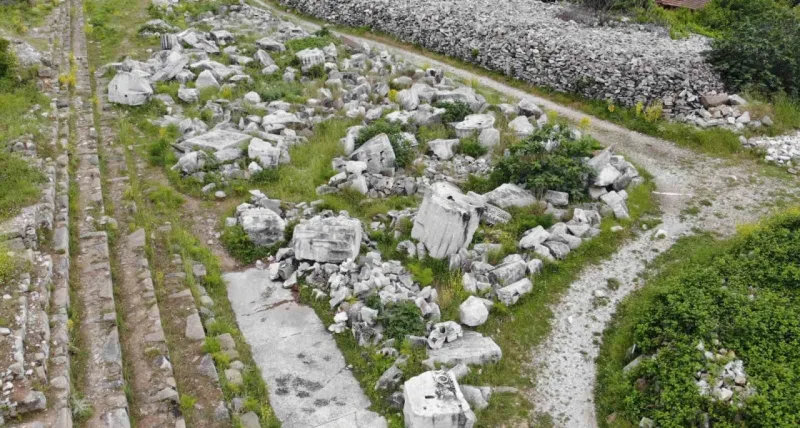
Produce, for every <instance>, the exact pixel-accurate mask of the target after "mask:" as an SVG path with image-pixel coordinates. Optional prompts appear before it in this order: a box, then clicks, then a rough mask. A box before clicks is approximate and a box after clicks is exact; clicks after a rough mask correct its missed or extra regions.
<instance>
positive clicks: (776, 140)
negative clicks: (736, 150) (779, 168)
mask: <svg viewBox="0 0 800 428" xmlns="http://www.w3.org/2000/svg"><path fill="white" fill-rule="evenodd" d="M740 140H741V142H742V145H743V146H744V147H749V148H753V149H756V150H760V151H763V152H764V153H765V154H764V160H765V161H767V162H770V163H775V164H777V165H783V166H786V167H788V168H789V172H790V173H792V174H797V172H798V170H797V168H796V166H797V165H798V163H800V132H797V133H796V134H795V135H783V136H780V137H771V138H770V137H753V138H750V139H747V138H744V137H741V138H740Z"/></svg>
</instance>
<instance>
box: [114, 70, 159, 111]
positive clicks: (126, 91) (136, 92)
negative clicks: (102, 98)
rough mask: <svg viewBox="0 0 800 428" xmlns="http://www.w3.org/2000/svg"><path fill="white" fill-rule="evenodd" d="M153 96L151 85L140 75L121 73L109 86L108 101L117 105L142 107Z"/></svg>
mask: <svg viewBox="0 0 800 428" xmlns="http://www.w3.org/2000/svg"><path fill="white" fill-rule="evenodd" d="M152 95H153V88H152V87H151V86H150V83H149V82H148V81H147V79H145V78H144V77H141V76H139V75H138V74H133V73H128V72H125V71H120V72H119V73H117V75H116V76H114V78H113V79H112V80H111V83H109V84H108V101H110V102H112V103H115V104H124V105H128V106H140V105H142V104H144V103H146V102H147V101H149V100H150V97H151V96H152Z"/></svg>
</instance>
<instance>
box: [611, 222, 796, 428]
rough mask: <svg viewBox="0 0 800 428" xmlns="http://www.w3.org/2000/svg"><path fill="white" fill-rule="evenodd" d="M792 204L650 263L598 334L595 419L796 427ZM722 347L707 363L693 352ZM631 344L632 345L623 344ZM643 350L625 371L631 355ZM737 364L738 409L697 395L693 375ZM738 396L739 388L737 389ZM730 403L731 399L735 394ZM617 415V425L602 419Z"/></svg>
mask: <svg viewBox="0 0 800 428" xmlns="http://www.w3.org/2000/svg"><path fill="white" fill-rule="evenodd" d="M798 254H800V210H798V209H793V210H790V211H788V212H786V213H784V214H782V215H779V216H777V217H775V218H774V219H772V220H769V221H767V222H765V223H763V224H761V225H758V226H751V227H746V228H741V229H740V234H739V236H737V237H735V238H733V239H731V240H729V241H725V242H720V241H715V240H713V239H712V238H711V237H709V236H699V237H693V238H686V239H683V240H681V241H679V242H678V244H677V245H676V247H675V248H674V249H673V250H671V251H670V252H668V253H666V254H665V255H662V256H661V258H660V259H659V260H658V262H657V263H656V266H657V268H658V269H657V271H658V272H659V273H658V274H657V276H655V277H654V278H651V279H650V280H649V281H648V283H647V284H646V285H645V287H644V288H643V289H641V290H639V291H637V292H635V293H634V294H632V295H631V296H629V297H628V298H627V299H626V300H625V301H624V302H623V304H622V305H621V306H620V307H619V309H618V311H617V314H616V316H615V317H614V320H613V322H612V324H611V326H610V328H609V329H608V330H607V331H606V334H605V338H604V340H603V347H602V350H601V354H600V357H599V359H598V373H599V374H598V387H597V390H596V394H597V408H598V420H599V421H600V422H601V423H604V424H606V425H608V426H635V425H636V424H638V422H639V420H640V419H641V418H642V417H648V418H651V419H653V420H654V421H655V423H656V425H658V426H661V427H680V426H690V425H691V426H694V425H695V424H696V423H697V422H698V421H699V420H701V419H698V418H702V417H703V416H702V415H704V414H707V415H708V418H709V422H710V424H711V425H713V426H725V427H729V426H730V427H732V426H753V427H789V426H797V423H798V421H800V412H799V411H798V408H797V403H798V401H800V386H798V385H800V384H798V378H797V376H798V373H800V347H799V346H798V345H799V344H800V343H798V338H799V337H800V321H798V320H800V289H798V287H797V284H798V280H800V268H798V266H800V263H798V262H800V260H798V257H799V256H798ZM700 342H702V343H703V344H704V347H705V349H707V350H711V351H712V352H714V353H716V351H717V350H719V349H720V348H724V349H726V350H728V352H729V353H728V354H727V355H726V356H725V357H724V358H722V359H720V360H717V361H715V362H709V361H707V360H706V359H705V358H704V355H703V352H701V351H700V350H698V349H697V346H698V344H699V343H700ZM634 345H635V352H634V353H633V354H631V352H630V350H631V349H632V347H633V346H634ZM638 355H642V356H646V357H647V358H644V360H643V361H642V363H641V364H639V365H638V366H636V367H635V368H632V369H630V371H629V372H628V373H627V374H626V373H625V372H623V370H622V368H623V367H624V366H626V365H627V364H628V363H629V362H630V361H632V360H633V358H634V357H636V356H638ZM734 355H735V358H736V359H741V360H743V361H744V369H745V372H746V374H747V381H748V385H751V386H753V387H755V391H756V393H755V395H753V396H751V397H750V398H748V399H746V400H744V405H743V406H742V407H740V408H739V407H736V406H733V405H731V404H729V403H724V404H723V403H719V402H716V401H713V400H712V399H710V398H709V397H708V396H705V397H704V396H701V395H700V394H699V391H698V387H697V386H696V385H695V381H696V377H695V374H696V373H697V372H698V371H701V370H709V373H711V376H712V379H711V380H709V383H710V384H711V385H712V386H713V384H714V381H713V377H714V376H718V375H719V373H720V370H721V367H722V366H723V365H724V364H725V363H726V362H728V361H729V360H731V359H733V358H734ZM736 394H737V395H738V394H739V392H736ZM736 400H738V398H737V396H734V401H736ZM612 414H613V415H615V417H614V418H612V419H615V422H613V423H608V422H607V419H606V418H607V417H608V416H609V415H612Z"/></svg>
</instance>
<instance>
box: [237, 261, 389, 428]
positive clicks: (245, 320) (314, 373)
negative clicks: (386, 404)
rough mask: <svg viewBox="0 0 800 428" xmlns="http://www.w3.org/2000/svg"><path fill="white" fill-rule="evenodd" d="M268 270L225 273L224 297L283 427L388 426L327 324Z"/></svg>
mask: <svg viewBox="0 0 800 428" xmlns="http://www.w3.org/2000/svg"><path fill="white" fill-rule="evenodd" d="M267 275H268V274H267V271H266V270H259V269H249V270H246V271H244V272H234V273H227V274H225V276H224V279H225V282H226V283H227V285H228V298H229V299H230V301H231V305H232V307H233V310H234V312H235V313H236V320H237V321H238V323H239V328H240V329H241V331H242V334H243V335H244V337H245V339H246V340H247V342H248V344H249V345H250V347H251V348H252V350H253V358H254V359H255V362H256V364H257V365H258V367H259V369H261V374H262V376H263V377H264V381H265V382H266V383H267V385H268V387H269V394H270V397H269V398H270V403H271V404H272V407H273V409H274V410H275V414H276V416H278V418H279V419H280V420H281V422H282V426H283V427H284V428H312V427H326V428H339V427H341V428H344V427H348V428H386V427H387V423H386V420H385V419H384V418H383V417H382V416H380V415H378V414H376V413H375V412H372V411H369V410H367V409H368V408H369V407H370V401H369V399H368V398H367V396H366V395H364V392H363V391H362V390H361V387H360V386H359V384H358V381H356V379H355V377H353V374H352V373H351V372H350V371H349V370H347V369H346V365H347V364H346V363H345V360H344V357H343V356H342V353H341V352H340V351H339V348H337V347H336V342H335V341H334V339H333V336H331V334H330V333H328V331H327V329H326V326H325V325H323V324H322V321H320V319H319V318H318V317H317V315H316V313H315V312H314V310H313V309H312V308H310V307H307V306H303V305H300V304H298V303H297V302H296V301H295V299H294V296H293V295H292V290H286V289H283V287H282V286H281V285H282V284H280V283H274V282H272V281H270V280H269V278H268V276H267Z"/></svg>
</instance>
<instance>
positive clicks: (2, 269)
mask: <svg viewBox="0 0 800 428" xmlns="http://www.w3.org/2000/svg"><path fill="white" fill-rule="evenodd" d="M18 269H19V260H18V259H17V258H16V257H14V255H13V253H9V252H8V248H6V246H5V244H4V243H0V284H7V283H8V281H11V280H12V279H13V278H14V275H16V274H17V271H18Z"/></svg>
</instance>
